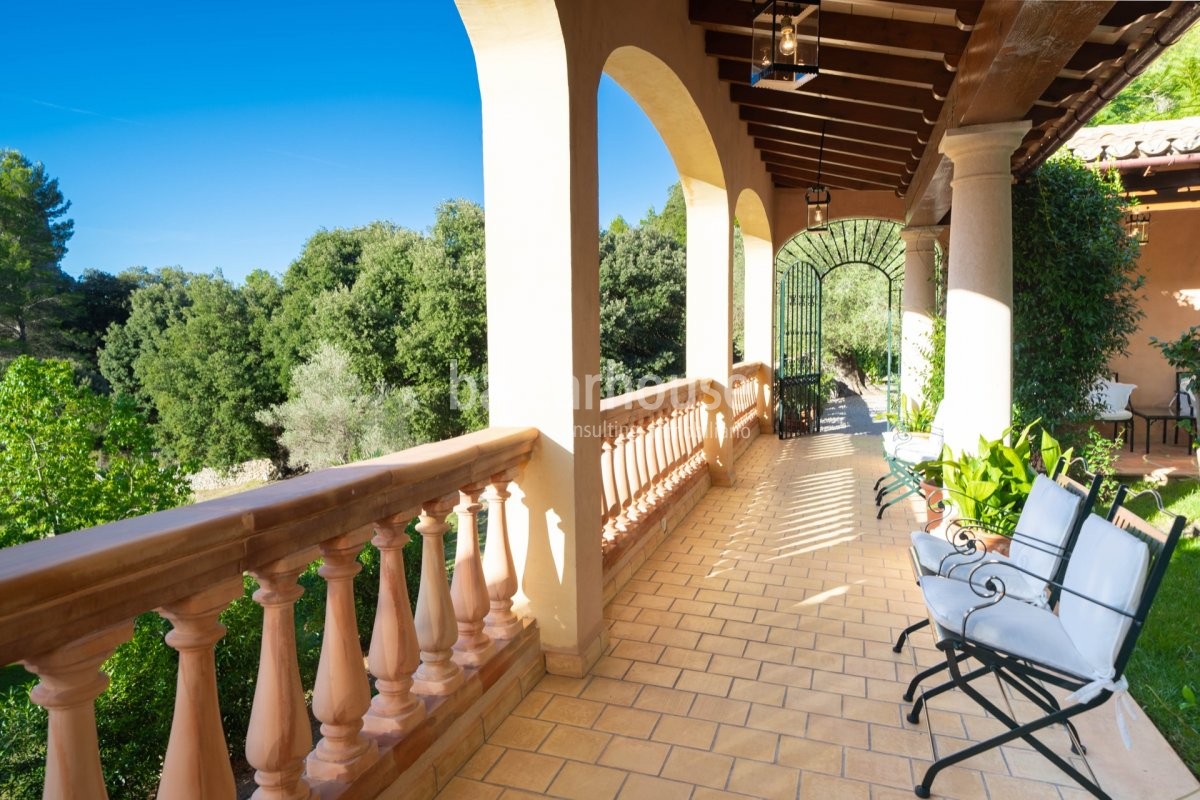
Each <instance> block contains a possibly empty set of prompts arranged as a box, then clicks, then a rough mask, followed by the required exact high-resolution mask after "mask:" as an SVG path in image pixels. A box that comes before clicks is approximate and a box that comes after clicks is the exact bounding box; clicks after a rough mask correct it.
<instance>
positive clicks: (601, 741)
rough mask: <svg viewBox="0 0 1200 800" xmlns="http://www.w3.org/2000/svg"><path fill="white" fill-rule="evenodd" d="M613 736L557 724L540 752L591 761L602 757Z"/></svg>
mask: <svg viewBox="0 0 1200 800" xmlns="http://www.w3.org/2000/svg"><path fill="white" fill-rule="evenodd" d="M611 738H612V736H611V735H609V734H607V733H601V732H600V731H593V730H588V729H587V728H576V727H574V726H573V725H556V726H555V727H554V730H553V731H551V732H550V735H549V736H547V737H546V740H545V741H544V742H542V746H541V747H540V748H539V749H538V752H540V753H543V754H544V755H548V756H558V757H559V758H569V759H572V760H574V761H587V762H589V763H591V762H593V761H595V760H596V759H597V758H599V757H600V754H601V753H602V752H604V748H605V747H607V746H608V742H609V740H610V739H611ZM484 746H485V747H486V746H487V745H484Z"/></svg>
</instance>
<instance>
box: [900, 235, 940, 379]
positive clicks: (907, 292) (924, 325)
mask: <svg viewBox="0 0 1200 800" xmlns="http://www.w3.org/2000/svg"><path fill="white" fill-rule="evenodd" d="M941 230H942V228H941V227H925V228H904V229H903V230H901V231H900V238H901V239H903V240H904V290H903V292H902V298H901V310H902V312H903V316H902V318H901V322H900V336H901V343H900V394H902V395H903V396H904V398H905V400H911V401H913V402H915V403H920V402H921V401H922V400H923V399H924V388H925V381H926V376H927V374H928V372H929V357H928V356H929V352H930V348H931V342H930V334H931V333H932V332H933V316H934V314H936V313H937V287H936V286H935V285H934V279H935V276H934V256H935V252H936V242H937V237H938V234H939V233H940V232H941Z"/></svg>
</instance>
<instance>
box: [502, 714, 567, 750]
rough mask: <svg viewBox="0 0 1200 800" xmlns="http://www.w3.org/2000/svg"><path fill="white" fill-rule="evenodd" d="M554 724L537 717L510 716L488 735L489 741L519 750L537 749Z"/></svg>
mask: <svg viewBox="0 0 1200 800" xmlns="http://www.w3.org/2000/svg"><path fill="white" fill-rule="evenodd" d="M553 729H554V725H553V724H551V723H549V722H543V721H542V720H537V719H526V718H525V717H509V718H508V719H506V720H504V722H501V723H500V726H499V727H498V728H496V730H495V731H494V732H493V733H492V735H491V736H489V737H488V743H489V744H494V745H499V746H500V747H512V748H516V749H517V750H537V749H538V747H539V746H541V744H542V741H543V740H544V739H545V738H546V737H547V736H549V735H550V731H551V730H553Z"/></svg>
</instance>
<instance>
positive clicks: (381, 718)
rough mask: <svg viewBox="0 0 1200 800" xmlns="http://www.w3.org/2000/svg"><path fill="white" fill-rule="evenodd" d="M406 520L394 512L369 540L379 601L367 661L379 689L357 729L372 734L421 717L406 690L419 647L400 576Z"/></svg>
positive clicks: (397, 732) (398, 730)
mask: <svg viewBox="0 0 1200 800" xmlns="http://www.w3.org/2000/svg"><path fill="white" fill-rule="evenodd" d="M411 518H412V515H411V514H410V515H396V516H393V517H389V518H388V519H386V520H383V521H380V522H377V523H375V538H374V539H372V540H371V543H372V544H374V545H375V546H376V547H377V548H379V562H380V563H379V601H378V603H377V604H376V607H375V625H374V627H373V628H372V629H371V649H370V653H369V654H368V656H367V661H368V663H369V665H370V667H371V674H372V675H374V676H375V688H376V689H377V690H378V692H379V693H378V694H376V695H375V697H373V698H372V699H371V710H370V711H368V712H367V715H366V717H365V718H364V719H363V730H365V731H367V732H368V733H372V734H384V735H394V736H403V735H404V734H406V733H408V732H409V731H411V730H412V729H413V728H415V727H416V726H417V725H418V724H419V723H420V722H421V720H423V719H425V704H424V703H422V702H421V699H420V698H418V697H416V696H414V695H413V693H412V683H413V681H412V676H413V672H415V671H416V669H417V665H418V664H420V663H421V650H420V647H419V646H418V645H417V629H416V627H415V626H414V625H413V615H412V606H410V605H409V601H408V585H407V583H406V582H405V577H404V545H406V544H408V534H407V533H405V530H404V528H405V525H406V524H407V523H408V520H409V519H411Z"/></svg>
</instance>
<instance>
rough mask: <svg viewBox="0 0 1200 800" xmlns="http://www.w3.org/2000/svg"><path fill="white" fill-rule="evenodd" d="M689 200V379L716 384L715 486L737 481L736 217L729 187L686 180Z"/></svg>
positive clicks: (711, 462) (710, 441) (710, 445)
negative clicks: (732, 383) (733, 400)
mask: <svg viewBox="0 0 1200 800" xmlns="http://www.w3.org/2000/svg"><path fill="white" fill-rule="evenodd" d="M683 193H684V199H685V200H686V201H687V346H686V356H687V374H688V377H689V378H709V379H711V380H712V381H713V384H712V394H711V395H710V413H709V415H708V423H707V424H706V425H705V432H704V455H705V457H706V458H707V460H708V470H709V474H710V475H711V477H712V482H713V484H714V485H717V486H728V485H729V484H730V483H731V482H732V481H733V441H732V437H731V436H730V434H731V433H732V426H731V425H730V420H731V414H730V411H729V396H728V391H727V389H728V387H729V376H730V371H731V368H732V367H733V215H732V214H731V212H730V210H729V200H728V194H727V193H726V191H725V189H724V188H723V187H719V186H713V185H711V184H708V183H704V182H703V181H699V180H694V179H687V178H685V179H684V180H683Z"/></svg>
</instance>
